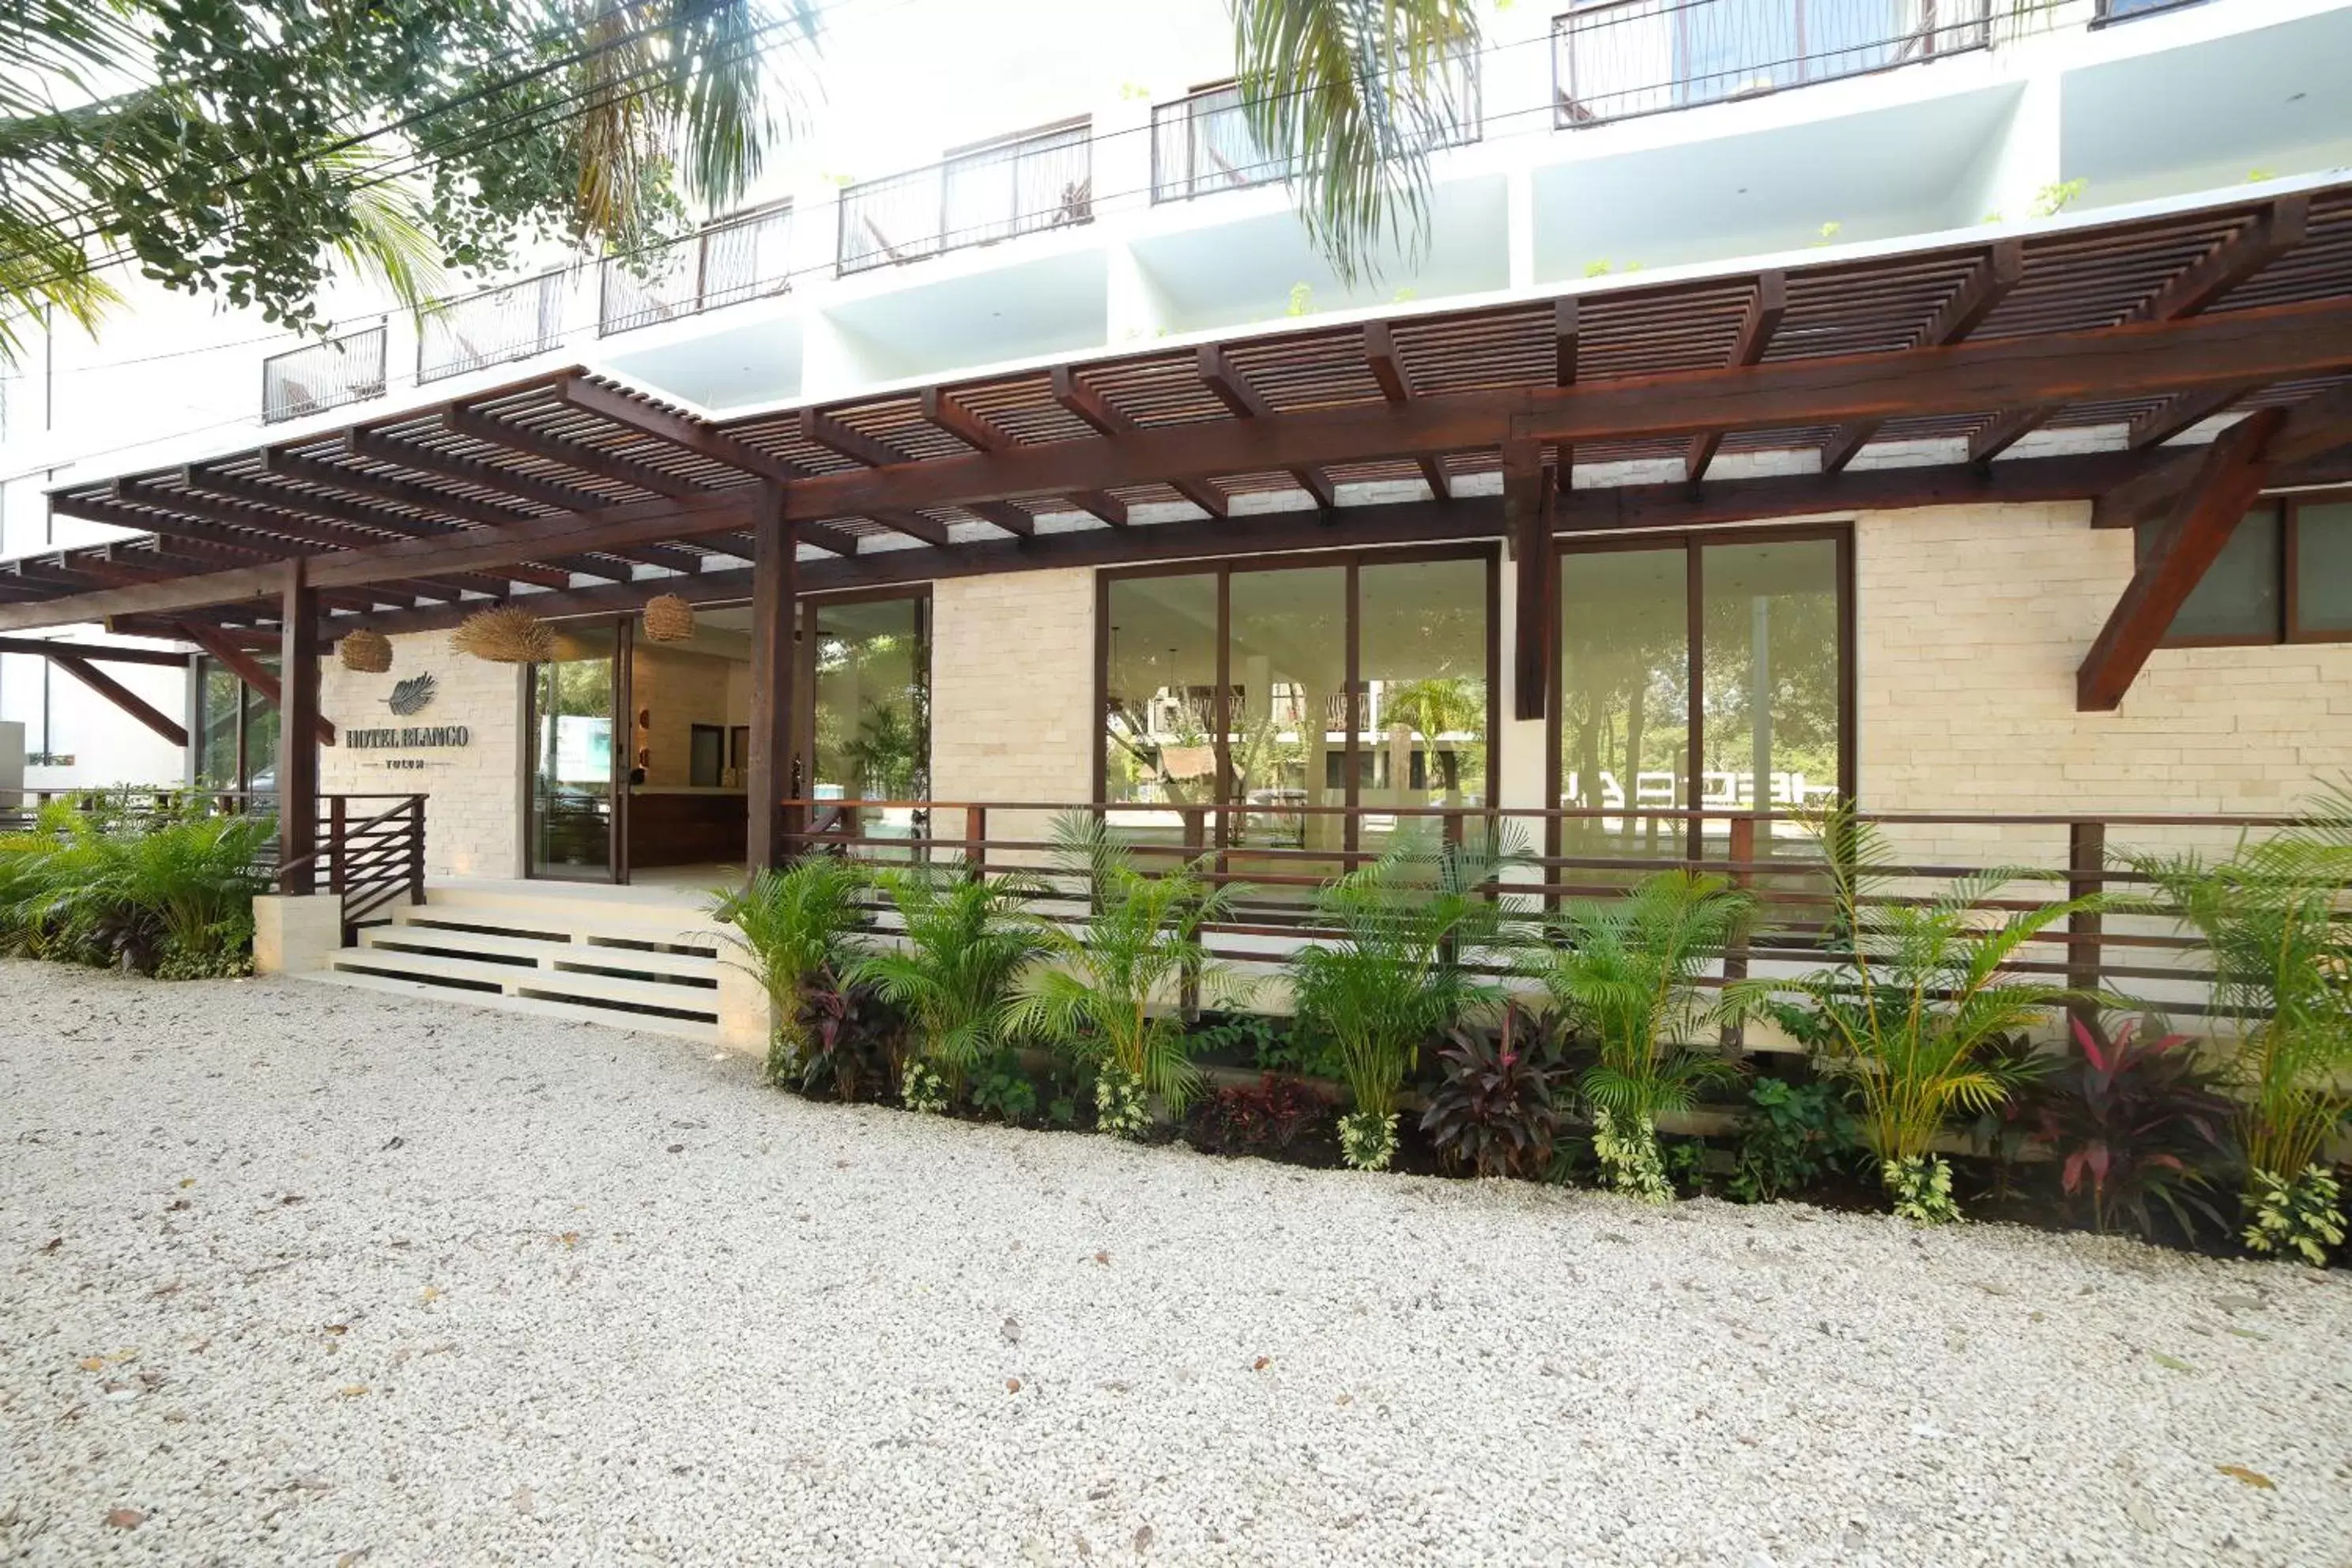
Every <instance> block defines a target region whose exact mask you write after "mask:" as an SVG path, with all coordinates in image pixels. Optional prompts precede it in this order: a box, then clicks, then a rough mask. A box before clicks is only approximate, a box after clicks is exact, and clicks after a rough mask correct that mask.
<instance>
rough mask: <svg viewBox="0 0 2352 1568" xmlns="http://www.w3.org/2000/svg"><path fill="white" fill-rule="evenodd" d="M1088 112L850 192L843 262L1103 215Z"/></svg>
mask: <svg viewBox="0 0 2352 1568" xmlns="http://www.w3.org/2000/svg"><path fill="white" fill-rule="evenodd" d="M1094 210H1095V197H1094V139H1093V134H1092V131H1091V128H1090V127H1089V126H1088V125H1087V123H1085V122H1080V123H1077V124H1075V125H1066V126H1058V127H1056V128H1055V129H1054V130H1051V131H1043V132H1037V133H1035V134H1034V135H1029V136H1023V137H1019V138H1017V139H1015V140H1013V141H1009V142H997V143H995V144H993V145H992V146H987V147H981V148H976V149H974V150H973V151H971V152H969V153H960V154H958V155H957V156H955V157H952V158H950V159H947V160H946V161H945V162H943V163H934V164H932V165H931V166H930V167H929V168H925V169H916V170H913V171H910V172H909V173H907V174H893V175H891V176H890V177H888V178H887V179H881V180H868V181H866V183H865V184H856V185H852V186H850V187H849V188H848V189H846V190H845V191H843V192H842V193H841V207H840V224H841V227H840V234H839V237H838V243H837V247H836V249H835V258H836V269H837V270H838V271H840V272H843V273H850V272H863V271H865V270H866V268H871V267H886V266H888V265H890V264H891V263H893V262H899V261H913V260H916V259H918V258H922V257H926V256H938V255H940V254H941V253H943V252H946V251H950V250H960V249H961V248H963V247H966V246H971V245H988V244H992V243H993V242H994V241H997V240H1000V239H1009V238H1011V237H1013V236H1014V235H1021V234H1034V233H1035V232H1036V231H1038V230H1040V229H1047V228H1061V227H1064V226H1067V225H1070V224H1079V223H1087V222H1091V221H1092V220H1093V218H1094Z"/></svg>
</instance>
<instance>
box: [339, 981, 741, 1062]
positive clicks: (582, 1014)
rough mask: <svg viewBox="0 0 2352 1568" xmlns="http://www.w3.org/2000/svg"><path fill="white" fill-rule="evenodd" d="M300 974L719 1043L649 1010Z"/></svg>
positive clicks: (688, 1023)
mask: <svg viewBox="0 0 2352 1568" xmlns="http://www.w3.org/2000/svg"><path fill="white" fill-rule="evenodd" d="M300 978H301V979H304V980H309V981H312V982H315V983H317V984H321V985H342V986H348V987H351V988H352V989H354V990H361V991H376V992H383V993H387V994H393V995H397V996H422V997H426V998H429V999H431V1000H433V1001H436V1002H454V1003H459V1004H462V1005H466V1006H469V1007H484V1008H488V1009H489V1010H491V1011H493V1012H499V1013H520V1014H524V1015H527V1016H532V1017H541V1018H562V1019H565V1020H568V1021H570V1022H572V1023H575V1024H596V1025H601V1026H604V1027H605V1028H608V1029H633V1030H635V1031H636V1032H638V1033H640V1034H647V1035H663V1036H667V1037H671V1038H675V1039H682V1040H692V1041H695V1042H696V1043H698V1044H700V1045H706V1046H716V1045H719V1043H720V1041H719V1028H718V1026H717V1025H715V1024H709V1023H699V1022H696V1021H694V1020H691V1019H686V1018H666V1017H659V1016H654V1015H652V1014H641V1013H624V1012H620V1011H618V1010H616V1009H614V1008H611V1007H594V1006H583V1005H579V1004H577V1003H572V1002H557V1001H550V1000H548V999H547V998H544V997H539V996H509V995H506V994H502V993H499V992H496V991H460V990H455V989H452V988H450V987H448V986H444V985H435V984H427V983H425V982H423V981H419V980H415V979H406V978H403V977H400V976H398V975H392V974H374V973H362V972H357V971H344V970H334V969H321V970H315V971H313V972H311V973H308V974H304V975H302V976H300Z"/></svg>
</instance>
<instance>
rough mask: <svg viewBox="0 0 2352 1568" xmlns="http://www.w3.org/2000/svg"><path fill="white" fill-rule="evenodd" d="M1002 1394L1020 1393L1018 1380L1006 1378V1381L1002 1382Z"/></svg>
mask: <svg viewBox="0 0 2352 1568" xmlns="http://www.w3.org/2000/svg"><path fill="white" fill-rule="evenodd" d="M1004 1392H1005V1393H1007V1394H1018V1393H1020V1392H1021V1380H1020V1379H1019V1378H1017V1377H1008V1378H1006V1379H1005V1380H1004Z"/></svg>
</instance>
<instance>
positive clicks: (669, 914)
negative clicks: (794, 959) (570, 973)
mask: <svg viewBox="0 0 2352 1568" xmlns="http://www.w3.org/2000/svg"><path fill="white" fill-rule="evenodd" d="M425 900H426V901H425V903H424V904H423V905H421V906H420V905H412V904H404V905H402V906H400V907H399V908H398V909H396V910H394V911H393V914H392V923H393V924H394V926H411V925H415V926H435V927H441V928H446V929H464V930H471V931H480V932H482V933H484V934H486V935H490V936H513V937H523V938H536V939H539V940H541V941H548V942H572V941H575V940H576V941H581V942H592V943H593V942H601V943H606V944H615V945H617V944H629V945H635V946H639V947H659V948H666V949H670V950H674V951H677V952H685V953H694V954H698V955H700V956H702V957H705V958H715V957H716V956H718V953H719V950H720V948H722V947H723V946H725V945H726V944H725V942H723V940H722V939H721V937H720V935H719V932H720V931H721V929H722V928H721V927H719V925H718V924H717V923H716V922H714V921H710V920H709V919H707V918H704V917H701V916H699V915H698V914H697V913H696V912H695V911H693V910H680V909H672V908H665V907H663V906H659V905H656V906H649V907H644V908H637V909H629V908H621V909H618V910H613V909H606V908H604V907H602V906H595V905H588V904H585V903H583V904H576V905H573V904H566V903H564V902H562V900H520V899H519V900H502V899H497V898H464V897H457V898H451V897H445V896H444V895H443V894H442V892H441V891H440V889H431V890H429V891H428V892H427V894H426V895H425Z"/></svg>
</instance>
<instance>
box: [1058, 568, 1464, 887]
mask: <svg viewBox="0 0 2352 1568" xmlns="http://www.w3.org/2000/svg"><path fill="white" fill-rule="evenodd" d="M1430 561H1479V562H1483V563H1485V564H1486V778H1487V781H1488V783H1487V789H1486V793H1487V795H1488V796H1489V797H1490V798H1489V800H1488V801H1487V805H1489V806H1493V805H1496V804H1498V803H1497V802H1496V800H1494V799H1493V798H1491V797H1493V796H1495V795H1498V794H1499V793H1500V782H1501V779H1502V777H1503V761H1502V759H1503V710H1502V675H1503V663H1502V660H1503V647H1502V626H1501V618H1502V602H1503V575H1502V546H1501V544H1500V542H1494V541H1480V540H1473V541H1469V542H1463V543H1456V544H1428V545H1399V546H1366V547H1361V548H1357V549H1350V550H1317V551H1305V552H1277V553H1271V554H1265V555H1223V556H1208V557H1202V558H1198V559H1194V560H1190V561H1156V562H1152V563H1150V564H1148V565H1141V566H1121V567H1106V568H1104V569H1102V570H1100V571H1097V573H1096V574H1095V679H1094V710H1093V721H1092V722H1091V724H1090V725H1089V727H1088V731H1087V744H1088V747H1089V752H1090V761H1089V764H1088V769H1089V784H1088V789H1089V791H1090V795H1091V798H1092V800H1093V802H1094V803H1095V804H1096V805H1106V804H1108V803H1107V802H1106V801H1105V798H1104V791H1105V790H1106V789H1107V788H1108V782H1107V763H1106V759H1105V757H1104V753H1103V726H1104V722H1105V720H1106V718H1107V717H1108V715H1107V712H1106V704H1107V703H1108V700H1109V695H1110V591H1111V584H1114V583H1121V582H1133V581H1136V580H1138V579H1141V578H1150V577H1199V576H1208V575H1211V574H1214V576H1215V578H1216V585H1217V671H1216V712H1215V714H1214V722H1213V726H1212V728H1211V731H1210V733H1211V736H1212V737H1213V739H1212V745H1213V750H1214V752H1215V756H1216V771H1217V799H1216V802H1215V804H1216V805H1220V806H1230V805H1235V804H1237V803H1236V802H1234V801H1233V800H1231V799H1228V798H1227V792H1228V790H1229V788H1230V787H1231V785H1232V784H1233V755H1232V747H1233V713H1232V707H1231V704H1232V701H1233V642H1234V623H1233V579H1234V573H1236V572H1285V571H1296V570H1299V569H1302V568H1313V567H1328V566H1339V567H1343V568H1345V569H1346V572H1347V588H1346V594H1347V606H1346V616H1347V647H1346V648H1345V650H1344V658H1345V663H1346V670H1347V673H1346V677H1345V679H1344V681H1343V683H1342V685H1343V690H1342V695H1344V696H1345V697H1346V698H1347V699H1348V700H1349V713H1351V714H1352V713H1353V712H1354V711H1355V710H1354V707H1353V703H1354V700H1355V699H1356V698H1357V697H1358V696H1359V695H1360V690H1359V689H1360V687H1362V685H1363V684H1364V679H1363V668H1362V667H1363V595H1362V592H1361V586H1360V584H1361V577H1362V574H1363V569H1364V568H1365V567H1367V566H1412V565H1415V564H1418V563H1423V562H1430ZM1360 751H1361V737H1360V732H1359V728H1358V726H1357V725H1356V724H1354V723H1353V722H1352V721H1351V722H1350V723H1349V726H1348V745H1347V750H1346V752H1345V753H1344V754H1345V755H1346V757H1347V761H1346V762H1345V763H1343V764H1341V771H1342V773H1343V775H1344V777H1345V779H1346V781H1347V796H1348V798H1347V802H1346V805H1345V810H1346V812H1347V816H1346V819H1345V829H1344V834H1343V837H1342V838H1341V849H1342V852H1343V853H1345V854H1349V855H1354V854H1356V853H1358V852H1359V851H1360V849H1361V848H1362V843H1361V837H1360V828H1361V825H1362V816H1361V812H1360V803H1361V800H1362V789H1363V778H1362V764H1361V763H1360V761H1359V753H1360ZM1232 817H1233V813H1232V812H1230V811H1222V810H1221V811H1219V812H1218V813H1217V814H1216V821H1215V823H1214V824H1213V826H1212V829H1211V833H1210V839H1211V843H1212V844H1213V847H1217V848H1224V847H1228V844H1229V839H1230V834H1229V825H1230V823H1231V821H1232Z"/></svg>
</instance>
